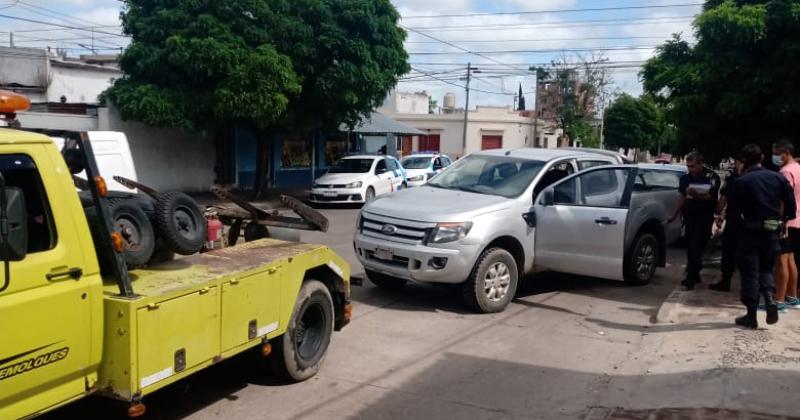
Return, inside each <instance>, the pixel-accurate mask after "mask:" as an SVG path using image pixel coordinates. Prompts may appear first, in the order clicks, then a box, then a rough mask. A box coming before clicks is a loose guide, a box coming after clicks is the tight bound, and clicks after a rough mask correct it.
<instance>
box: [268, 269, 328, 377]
mask: <svg viewBox="0 0 800 420" xmlns="http://www.w3.org/2000/svg"><path fill="white" fill-rule="evenodd" d="M333 318H334V315H333V298H331V293H330V291H329V290H328V288H327V287H326V286H325V285H324V284H322V282H320V281H318V280H307V281H305V282H304V283H303V287H302V288H301V289H300V293H299V295H298V297H297V303H295V307H294V310H293V311H292V318H291V319H290V320H289V326H288V327H287V329H286V333H285V334H283V335H282V336H280V337H278V338H277V339H276V340H275V343H274V344H273V346H272V348H273V352H272V354H271V355H270V357H269V359H268V360H269V362H270V367H271V368H272V371H273V372H274V373H275V374H276V375H278V376H280V377H282V378H285V379H287V380H289V381H291V382H300V381H304V380H306V379H308V378H311V377H312V376H314V375H316V374H317V372H319V369H320V367H321V366H322V362H323V361H324V360H325V354H326V353H327V352H328V345H329V344H330V342H331V335H333V324H334V319H333Z"/></svg>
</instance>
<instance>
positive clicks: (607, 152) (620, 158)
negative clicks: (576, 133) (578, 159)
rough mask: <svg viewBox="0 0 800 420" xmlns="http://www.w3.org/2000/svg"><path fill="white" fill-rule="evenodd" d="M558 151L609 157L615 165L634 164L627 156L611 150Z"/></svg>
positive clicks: (580, 149)
mask: <svg viewBox="0 0 800 420" xmlns="http://www.w3.org/2000/svg"><path fill="white" fill-rule="evenodd" d="M559 150H571V151H573V152H581V153H596V154H598V155H603V156H607V157H610V158H612V159H614V161H615V162H616V163H619V164H624V163H634V161H632V160H630V159H628V157H627V156H625V155H623V154H622V153H619V152H615V151H613V150H606V149H597V148H593V147H560V148H559Z"/></svg>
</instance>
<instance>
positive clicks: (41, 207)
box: [0, 155, 56, 253]
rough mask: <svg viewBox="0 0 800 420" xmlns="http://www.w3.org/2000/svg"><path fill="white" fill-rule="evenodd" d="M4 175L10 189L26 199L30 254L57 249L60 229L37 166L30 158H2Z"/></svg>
mask: <svg viewBox="0 0 800 420" xmlns="http://www.w3.org/2000/svg"><path fill="white" fill-rule="evenodd" d="M0 171H2V173H3V177H5V180H6V185H8V186H10V187H18V188H20V189H21V190H22V193H23V195H24V196H25V211H26V213H27V224H28V253H36V252H42V251H47V250H50V249H53V247H55V245H56V229H55V226H54V223H53V217H52V213H51V212H50V205H49V204H48V199H47V195H46V194H45V191H44V186H43V184H42V179H41V177H40V176H39V171H38V170H37V168H36V164H34V162H33V160H31V158H30V157H28V156H26V155H2V156H0Z"/></svg>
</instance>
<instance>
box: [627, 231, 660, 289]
mask: <svg viewBox="0 0 800 420" xmlns="http://www.w3.org/2000/svg"><path fill="white" fill-rule="evenodd" d="M659 252H660V250H659V245H658V239H657V238H656V237H655V235H653V234H651V233H640V234H639V235H638V236H637V237H636V239H635V240H634V241H633V246H632V247H631V249H630V251H628V255H626V256H625V273H624V277H625V281H626V282H628V283H630V284H647V283H650V281H651V280H652V279H653V276H654V275H655V273H656V268H657V267H658V255H659Z"/></svg>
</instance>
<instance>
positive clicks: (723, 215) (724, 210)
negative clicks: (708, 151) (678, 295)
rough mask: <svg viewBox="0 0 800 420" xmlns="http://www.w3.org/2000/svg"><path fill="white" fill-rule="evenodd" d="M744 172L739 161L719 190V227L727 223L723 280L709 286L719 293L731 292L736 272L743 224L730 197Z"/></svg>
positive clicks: (724, 242)
mask: <svg viewBox="0 0 800 420" xmlns="http://www.w3.org/2000/svg"><path fill="white" fill-rule="evenodd" d="M743 171H744V163H743V162H742V161H740V160H738V159H737V160H736V162H735V167H734V168H733V170H731V172H730V174H729V175H728V177H727V178H726V179H725V185H724V186H723V187H722V188H721V189H720V190H719V204H718V205H717V214H718V216H717V226H718V227H721V226H722V222H723V221H724V222H725V230H723V231H722V279H721V280H720V281H718V282H716V283H714V284H712V285H710V286H708V288H709V289H711V290H716V291H718V292H729V291H730V290H731V278H733V273H734V272H735V271H736V247H737V244H738V236H739V231H740V230H741V224H742V223H741V220H740V218H739V217H738V215H737V212H736V203H734V202H731V200H730V197H729V196H730V191H732V190H733V186H734V185H735V184H736V178H738V177H739V174H740V173H741V172H743Z"/></svg>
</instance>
